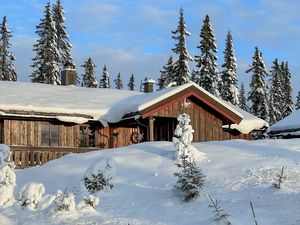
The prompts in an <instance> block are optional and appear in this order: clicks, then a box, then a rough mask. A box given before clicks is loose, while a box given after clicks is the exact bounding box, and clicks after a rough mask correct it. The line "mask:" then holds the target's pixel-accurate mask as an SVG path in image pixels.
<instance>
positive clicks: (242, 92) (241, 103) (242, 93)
mask: <svg viewBox="0 0 300 225" xmlns="http://www.w3.org/2000/svg"><path fill="white" fill-rule="evenodd" d="M239 107H240V108H241V109H242V110H245V111H247V112H248V111H249V107H248V105H247V99H246V96H245V87H244V83H242V84H241V88H240V94H239Z"/></svg>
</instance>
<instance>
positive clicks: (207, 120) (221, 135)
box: [152, 98, 252, 142]
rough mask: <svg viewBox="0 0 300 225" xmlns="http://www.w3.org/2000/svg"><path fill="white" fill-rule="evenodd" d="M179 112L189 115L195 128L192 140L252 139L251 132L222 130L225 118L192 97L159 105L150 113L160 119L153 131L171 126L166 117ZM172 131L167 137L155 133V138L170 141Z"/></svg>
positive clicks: (174, 115)
mask: <svg viewBox="0 0 300 225" xmlns="http://www.w3.org/2000/svg"><path fill="white" fill-rule="evenodd" d="M187 105H188V106H187ZM185 106H187V107H185ZM181 113H187V114H189V115H190V117H191V125H192V127H193V129H194V130H195V132H194V140H193V141H194V142H204V141H217V140H229V139H246V140H251V139H252V137H251V134H241V133H240V132H238V131H233V130H224V129H223V128H222V125H223V121H224V120H225V119H224V118H223V116H222V115H220V114H219V113H218V112H215V111H214V110H212V109H211V108H209V107H207V106H206V105H204V104H201V103H200V102H197V103H195V102H194V100H193V98H191V99H188V101H185V100H180V101H176V102H174V103H172V104H166V105H165V106H164V107H161V108H160V109H159V110H158V111H156V112H155V113H153V114H152V115H153V116H154V117H156V120H157V121H160V122H157V123H155V128H154V131H155V133H157V132H160V131H161V130H164V129H165V127H167V129H170V128H173V125H172V122H170V120H167V119H168V118H177V117H178V115H179V114H181ZM160 118H161V119H160ZM164 118H165V119H166V120H165V121H169V122H166V123H168V124H164V122H163V121H164ZM173 131H174V129H172V130H171V131H170V132H171V133H170V132H169V131H168V132H169V133H168V134H167V136H168V137H167V138H166V137H162V136H160V135H159V133H157V134H156V137H155V140H162V139H163V140H169V141H170V138H169V137H172V136H173Z"/></svg>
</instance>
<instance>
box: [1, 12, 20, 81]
mask: <svg viewBox="0 0 300 225" xmlns="http://www.w3.org/2000/svg"><path fill="white" fill-rule="evenodd" d="M0 29H1V30H0V80H8V81H17V73H16V70H15V68H14V66H13V61H14V60H15V59H16V58H15V56H14V55H13V54H12V52H11V51H10V47H11V43H10V38H11V37H12V34H11V33H12V32H11V31H10V30H9V29H8V27H7V21H6V16H4V17H3V20H2V24H1V28H0Z"/></svg>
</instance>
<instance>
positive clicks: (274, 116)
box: [269, 59, 284, 124]
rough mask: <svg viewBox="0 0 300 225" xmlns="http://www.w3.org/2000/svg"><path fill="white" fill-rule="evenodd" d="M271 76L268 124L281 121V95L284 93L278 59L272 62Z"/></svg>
mask: <svg viewBox="0 0 300 225" xmlns="http://www.w3.org/2000/svg"><path fill="white" fill-rule="evenodd" d="M270 74H271V89H270V100H269V108H270V124H274V123H276V122H277V121H278V120H280V119H282V105H283V98H282V94H283V93H284V90H283V87H282V82H281V80H282V78H281V69H280V64H279V62H278V59H275V60H274V61H273V65H272V69H271V71H270Z"/></svg>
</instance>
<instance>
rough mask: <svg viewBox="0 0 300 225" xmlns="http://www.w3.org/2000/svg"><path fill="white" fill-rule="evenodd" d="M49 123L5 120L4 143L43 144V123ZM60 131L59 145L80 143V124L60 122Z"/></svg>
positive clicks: (68, 145) (19, 144)
mask: <svg viewBox="0 0 300 225" xmlns="http://www.w3.org/2000/svg"><path fill="white" fill-rule="evenodd" d="M47 123H48V122H44V121H28V120H4V124H3V126H4V143H5V144H7V145H17V146H35V147H38V146H41V145H42V139H41V125H42V124H47ZM48 124H49V123H48ZM58 131H59V134H58V135H59V141H58V146H61V147H77V146H78V145H79V125H66V124H58Z"/></svg>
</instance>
